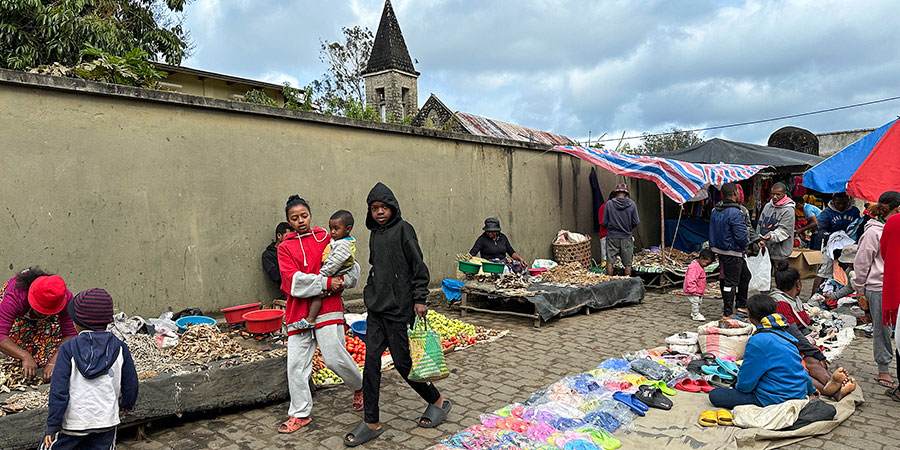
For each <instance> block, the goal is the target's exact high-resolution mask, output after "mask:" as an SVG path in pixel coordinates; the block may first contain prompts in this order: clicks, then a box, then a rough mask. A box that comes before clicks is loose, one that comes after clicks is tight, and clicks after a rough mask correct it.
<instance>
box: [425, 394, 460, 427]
mask: <svg viewBox="0 0 900 450" xmlns="http://www.w3.org/2000/svg"><path fill="white" fill-rule="evenodd" d="M451 408H453V405H451V404H450V401H449V400H444V407H443V408H438V407H437V406H434V405H432V404H429V405H428V407H427V408H425V412H424V413H422V417H419V426H420V427H422V428H435V427H437V426H438V425H440V424H442V423H443V422H444V419H446V418H447V415H448V414H450V409H451ZM423 419H428V420H429V422H428V423H422V420H423Z"/></svg>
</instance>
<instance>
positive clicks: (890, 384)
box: [875, 378, 897, 389]
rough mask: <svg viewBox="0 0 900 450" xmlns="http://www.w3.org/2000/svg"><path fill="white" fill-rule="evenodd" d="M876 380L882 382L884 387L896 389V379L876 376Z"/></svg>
mask: <svg viewBox="0 0 900 450" xmlns="http://www.w3.org/2000/svg"><path fill="white" fill-rule="evenodd" d="M875 382H876V383H878V384H880V385H881V387H884V388H888V389H896V388H897V382H896V381H891V380H885V379H884V378H875Z"/></svg>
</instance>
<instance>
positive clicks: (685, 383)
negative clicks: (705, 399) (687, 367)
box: [675, 378, 701, 392]
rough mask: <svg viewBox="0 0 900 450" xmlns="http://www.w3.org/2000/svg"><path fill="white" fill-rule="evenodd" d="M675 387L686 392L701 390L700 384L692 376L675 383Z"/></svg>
mask: <svg viewBox="0 0 900 450" xmlns="http://www.w3.org/2000/svg"><path fill="white" fill-rule="evenodd" d="M675 389H678V390H679V391H684V392H700V390H701V389H700V385H698V384H697V383H696V382H695V381H694V380H692V379H690V378H685V379H683V380H681V381H679V382H677V383H675Z"/></svg>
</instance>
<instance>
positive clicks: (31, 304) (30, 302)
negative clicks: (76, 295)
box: [0, 267, 77, 382]
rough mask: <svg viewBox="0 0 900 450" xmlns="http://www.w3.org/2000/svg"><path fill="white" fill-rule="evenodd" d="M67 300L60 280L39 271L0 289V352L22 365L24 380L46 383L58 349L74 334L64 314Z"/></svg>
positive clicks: (32, 269)
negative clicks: (38, 378)
mask: <svg viewBox="0 0 900 450" xmlns="http://www.w3.org/2000/svg"><path fill="white" fill-rule="evenodd" d="M70 300H72V293H71V292H69V290H68V289H66V283H65V282H64V281H63V279H62V277H60V276H59V275H51V274H49V273H47V272H44V271H43V270H41V269H40V268H39V267H30V268H28V269H27V270H25V271H23V272H21V273H19V274H18V275H16V276H14V277H12V279H10V280H9V281H8V282H6V284H4V285H3V286H2V287H0V351H2V352H3V353H5V354H6V355H7V356H10V357H12V358H15V359H18V360H20V361H22V370H23V372H24V375H25V378H26V379H29V380H31V379H33V378H36V377H41V378H43V381H44V382H47V381H50V376H51V375H52V374H53V367H54V366H56V356H57V351H58V350H59V346H60V345H62V343H63V342H65V341H68V340H69V339H72V338H73V337H74V336H75V335H76V334H77V333H76V332H75V324H74V323H73V322H72V319H71V318H70V317H69V313H68V311H66V304H68V302H69V301H70ZM40 368H43V371H42V372H39V371H38V369H40Z"/></svg>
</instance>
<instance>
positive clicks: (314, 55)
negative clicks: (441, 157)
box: [183, 0, 900, 147]
mask: <svg viewBox="0 0 900 450" xmlns="http://www.w3.org/2000/svg"><path fill="white" fill-rule="evenodd" d="M392 4H393V6H394V10H395V11H396V14H397V17H398V21H399V23H400V27H401V29H402V31H403V36H404V38H405V40H406V45H407V47H408V48H409V52H410V56H411V57H412V58H414V59H415V60H417V61H418V63H417V64H416V70H418V71H419V72H421V75H420V77H419V85H418V90H419V104H420V105H421V104H422V103H424V102H425V100H427V99H428V96H429V95H430V94H431V93H434V94H436V95H437V96H438V97H440V99H441V100H443V102H444V103H445V104H447V106H449V107H450V108H452V109H454V110H458V111H464V112H468V113H473V114H479V115H483V116H487V117H491V118H495V119H499V120H504V121H508V122H513V123H517V124H520V125H524V126H528V127H532V128H537V129H542V130H547V131H553V132H556V133H560V134H563V135H566V136H568V137H570V138H572V139H578V140H580V141H582V142H585V141H586V140H587V139H588V137H589V136H590V137H592V138H593V139H594V140H596V139H597V138H598V137H599V136H603V138H604V139H610V138H618V137H621V136H622V135H623V133H624V134H625V135H627V136H635V135H640V134H641V133H655V132H663V131H666V130H669V129H671V128H672V127H678V128H680V129H697V128H704V127H710V126H717V125H724V124H731V123H738V122H744V121H752V120H758V119H766V118H770V117H778V116H783V115H789V114H797V113H804V112H808V111H815V110H820V109H826V108H833V107H839V106H843V105H850V104H855V103H860V102H866V101H872V100H878V99H883V98H888V97H895V96H900V39H898V38H897V36H896V30H900V14H898V13H897V5H896V3H895V2H892V1H874V0H873V1H869V0H856V1H853V2H849V1H842V0H841V1H833V0H816V1H807V0H802V1H801V0H798V1H713V0H691V1H689V0H683V1H657V0H632V1H566V0H478V1H474V0H417V1H414V0H394V1H393V2H392ZM383 5H384V2H383V0H331V1H321V0H306V1H299V0H194V1H193V3H191V4H190V5H189V6H188V7H187V8H186V10H185V13H184V15H185V24H186V27H187V28H188V29H189V30H190V33H191V38H192V40H193V43H194V53H193V55H192V56H191V57H189V58H188V59H186V60H185V61H183V65H185V66H188V67H194V68H198V69H203V70H208V71H213V72H221V73H225V74H230V75H236V76H241V77H246V78H251V79H258V80H264V81H270V82H276V83H281V82H283V81H288V82H290V83H291V84H292V85H294V86H304V85H306V84H307V83H309V81H311V80H313V79H316V78H319V77H321V75H322V73H323V72H324V71H325V70H326V66H325V65H324V63H322V62H321V61H320V60H319V42H320V40H328V41H336V40H339V39H340V38H341V28H342V27H351V26H354V25H361V26H364V27H368V28H369V29H371V31H372V32H373V33H374V32H375V31H376V29H377V27H378V22H379V19H380V17H381V11H382V8H383ZM898 114H900V100H895V101H891V102H884V103H880V104H876V105H870V106H865V107H860V108H853V109H848V110H843V111H836V112H830V113H824V114H818V115H813V116H808V117H803V118H796V119H789V120H782V121H777V122H771V123H765V124H759V125H752V126H743V127H735V128H729V129H724V130H717V131H711V132H704V133H702V136H703V137H704V138H707V139H708V138H713V137H723V138H726V139H731V140H736V141H744V142H752V143H762V144H764V143H765V142H766V141H767V140H768V137H769V135H770V134H771V133H772V132H773V131H775V130H777V129H778V128H780V127H782V126H787V125H792V126H798V127H801V128H806V129H808V130H810V131H812V132H814V133H823V132H829V131H841V130H851V129H860V128H877V127H879V126H881V125H882V124H884V123H887V122H889V121H890V120H893V119H895V118H896V117H897V116H898ZM635 142H636V141H632V143H635ZM615 145H616V142H610V143H608V146H613V147H614V146H615Z"/></svg>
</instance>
